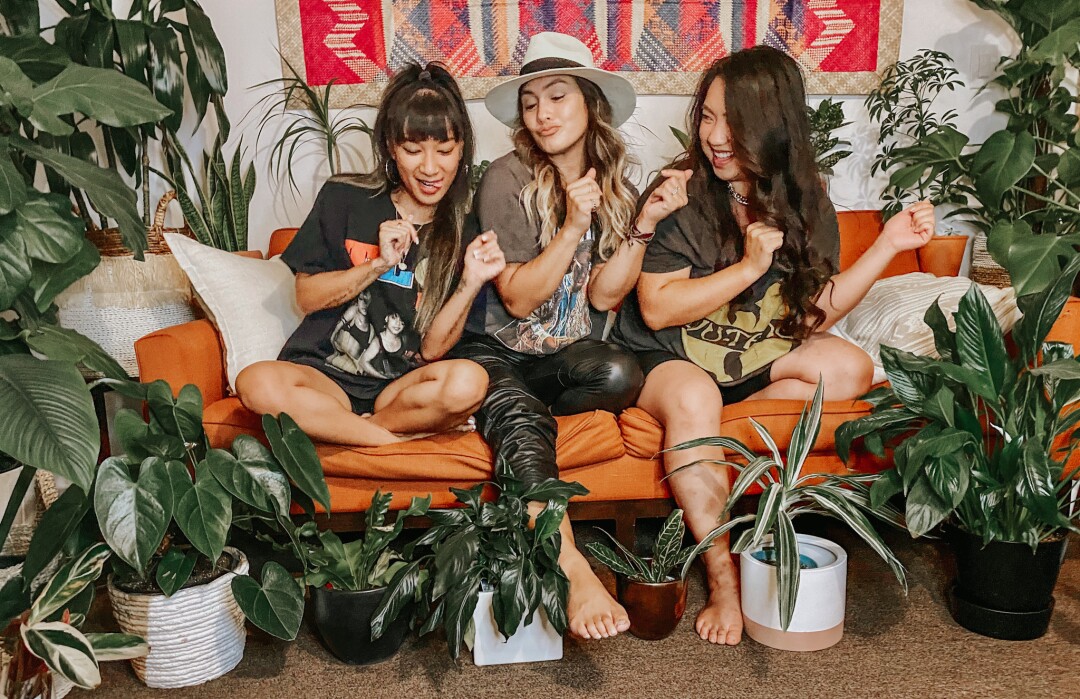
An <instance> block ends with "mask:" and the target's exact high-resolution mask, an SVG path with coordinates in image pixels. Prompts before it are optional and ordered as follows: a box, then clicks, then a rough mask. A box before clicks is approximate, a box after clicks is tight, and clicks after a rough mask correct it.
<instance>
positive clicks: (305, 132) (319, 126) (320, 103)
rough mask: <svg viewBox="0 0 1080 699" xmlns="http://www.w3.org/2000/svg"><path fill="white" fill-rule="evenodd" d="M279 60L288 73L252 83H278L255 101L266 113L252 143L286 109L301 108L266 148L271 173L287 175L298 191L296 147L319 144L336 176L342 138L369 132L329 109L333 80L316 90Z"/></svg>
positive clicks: (356, 121)
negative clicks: (271, 145) (294, 165)
mask: <svg viewBox="0 0 1080 699" xmlns="http://www.w3.org/2000/svg"><path fill="white" fill-rule="evenodd" d="M282 62H283V63H284V64H285V67H286V68H287V69H288V73H289V74H288V75H285V76H283V77H280V78H274V79H273V80H267V81H265V82H261V83H259V84H258V85H255V87H256V88H260V87H266V86H269V85H277V86H278V89H276V90H275V91H274V92H272V93H270V94H269V95H267V96H265V97H263V98H262V99H261V100H259V102H258V103H256V107H259V106H260V105H268V106H267V107H266V113H265V114H264V115H263V117H262V119H260V120H259V133H258V136H257V137H256V143H258V140H259V139H260V138H261V137H262V133H263V130H264V129H265V128H266V127H267V125H269V124H270V122H271V121H273V120H274V119H275V118H276V117H282V118H288V117H290V115H289V113H288V112H289V110H290V109H300V110H303V111H301V112H298V113H295V114H293V115H291V117H292V119H293V121H292V122H290V123H289V125H288V126H287V127H286V128H285V132H284V133H283V134H281V136H279V137H278V139H277V142H276V143H274V147H273V149H272V150H271V151H270V163H271V167H272V168H273V170H274V176H275V177H277V178H278V179H281V176H282V173H284V174H285V175H287V176H288V179H289V184H290V185H291V186H292V188H293V190H294V191H295V192H299V191H300V188H299V187H298V186H297V184H296V177H295V175H294V173H293V163H294V162H295V158H296V153H297V151H298V150H300V149H301V148H302V147H303V146H306V145H308V144H311V143H317V144H321V146H322V148H323V150H324V151H325V152H326V161H327V162H328V163H329V164H330V173H331V174H332V175H337V174H339V173H340V172H341V164H342V158H341V150H342V147H343V146H344V145H345V144H344V143H343V139H344V137H345V136H347V135H349V134H350V133H356V132H360V133H365V134H367V135H368V138H370V137H371V136H372V133H373V132H372V129H371V127H370V126H368V125H367V122H365V121H364V120H363V119H361V118H360V117H357V116H355V115H348V114H345V112H344V111H343V110H334V111H333V112H332V111H331V108H330V104H331V99H332V98H331V94H332V92H333V90H334V84H335V81H334V80H331V81H330V82H329V83H327V84H326V87H325V88H322V89H321V90H316V89H315V88H313V87H312V86H311V85H309V84H308V82H307V80H305V79H304V78H303V77H301V75H300V74H299V73H298V72H296V69H295V68H294V67H293V66H292V64H291V63H289V61H288V60H287V59H285V58H284V57H282Z"/></svg>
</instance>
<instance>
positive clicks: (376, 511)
mask: <svg viewBox="0 0 1080 699" xmlns="http://www.w3.org/2000/svg"><path fill="white" fill-rule="evenodd" d="M393 496H394V494H393V493H383V492H382V491H379V490H377V491H375V495H373V496H372V498H371V506H370V507H368V509H367V512H365V513H364V523H365V527H364V532H363V534H361V535H360V537H358V538H357V539H355V540H353V541H350V542H348V543H342V541H341V539H340V538H339V537H338V535H337V534H335V533H334V532H332V531H329V530H325V531H321V532H319V533H318V534H317V537H318V542H317V543H313V545H310V546H309V551H308V555H307V570H306V571H305V573H304V581H305V582H306V583H307V584H308V585H314V586H315V587H321V586H323V585H329V586H330V587H332V588H334V589H337V590H353V591H359V590H374V589H377V588H380V587H386V585H387V584H388V583H389V582H390V581H391V579H393V577H394V575H396V574H397V572H398V571H399V570H401V569H402V568H404V567H405V566H406V565H407V564H408V561H406V560H405V558H404V557H403V556H402V555H401V554H400V553H398V552H397V551H395V550H394V549H392V548H390V547H391V545H392V544H393V543H394V541H395V540H396V539H397V538H398V536H400V534H401V532H402V530H403V529H404V527H405V520H406V519H407V518H409V517H419V516H422V515H425V514H427V511H428V506H429V505H431V496H430V495H429V496H427V497H426V498H419V497H414V498H413V499H412V502H411V503H410V504H409V507H408V508H406V509H405V510H403V511H402V512H399V513H398V515H397V517H396V519H395V520H394V523H393V524H387V523H386V515H387V514H388V513H389V511H390V501H391V500H392V499H393Z"/></svg>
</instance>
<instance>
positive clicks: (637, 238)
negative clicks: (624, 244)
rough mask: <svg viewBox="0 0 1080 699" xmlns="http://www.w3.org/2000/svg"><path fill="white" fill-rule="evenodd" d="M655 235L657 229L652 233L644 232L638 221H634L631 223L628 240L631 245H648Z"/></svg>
mask: <svg viewBox="0 0 1080 699" xmlns="http://www.w3.org/2000/svg"><path fill="white" fill-rule="evenodd" d="M655 235H656V230H655V229H654V230H653V232H652V233H644V232H643V231H642V230H641V229H640V228H638V226H637V221H634V222H633V223H631V224H630V234H629V235H628V236H627V241H628V242H629V243H630V245H633V244H634V243H641V244H642V245H648V244H649V243H650V242H652V239H653V237H654V236H655Z"/></svg>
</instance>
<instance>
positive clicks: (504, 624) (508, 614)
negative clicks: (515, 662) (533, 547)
mask: <svg viewBox="0 0 1080 699" xmlns="http://www.w3.org/2000/svg"><path fill="white" fill-rule="evenodd" d="M526 560H527V559H525V558H518V559H517V560H516V561H515V562H514V563H513V564H511V565H510V566H508V567H507V568H506V569H505V570H503V572H502V576H501V577H500V578H499V581H498V583H497V584H496V585H495V596H494V598H493V599H492V603H493V605H494V609H495V625H496V626H497V627H498V628H499V632H500V633H501V634H502V635H503V636H505V637H506V638H510V637H511V636H513V635H514V634H515V633H517V630H518V627H519V626H520V625H521V622H522V621H524V619H525V616H526V615H527V613H528V611H529V592H528V584H529V580H530V572H529V571H527V570H526ZM496 599H497V600H498V603H495V600H496Z"/></svg>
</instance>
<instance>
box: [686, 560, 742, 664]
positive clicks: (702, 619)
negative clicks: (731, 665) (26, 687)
mask: <svg viewBox="0 0 1080 699" xmlns="http://www.w3.org/2000/svg"><path fill="white" fill-rule="evenodd" d="M710 553H712V554H713V555H711V556H709V557H708V560H707V561H706V567H707V568H708V580H709V601H708V602H706V603H705V607H704V608H702V610H701V612H700V613H699V614H698V617H697V621H696V622H695V624H694V629H695V630H696V631H697V633H698V635H699V636H701V640H703V641H708V642H710V643H717V644H720V645H729V646H734V645H737V644H738V643H739V641H741V640H742V631H743V619H742V607H741V606H740V604H739V581H738V577H737V575H736V572H735V564H734V563H733V562H732V561H731V554H729V553H728V552H727V551H716V552H710Z"/></svg>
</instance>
